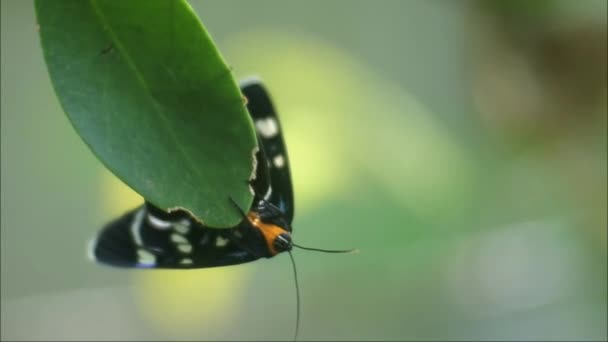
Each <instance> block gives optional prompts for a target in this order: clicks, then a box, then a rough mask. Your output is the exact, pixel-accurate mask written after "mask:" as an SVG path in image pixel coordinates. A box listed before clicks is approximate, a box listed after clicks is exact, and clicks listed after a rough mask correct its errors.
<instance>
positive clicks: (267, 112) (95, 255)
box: [89, 79, 351, 334]
mask: <svg viewBox="0 0 608 342" xmlns="http://www.w3.org/2000/svg"><path fill="white" fill-rule="evenodd" d="M241 91H242V92H243V94H244V96H245V97H246V99H247V101H248V102H247V109H248V110H249V114H250V115H251V118H252V120H253V122H254V124H255V128H256V133H257V138H258V145H259V147H260V148H259V150H258V152H257V154H256V159H257V169H256V177H255V179H254V180H253V181H252V182H251V183H250V186H251V188H252V190H253V192H254V194H255V196H254V200H253V205H252V207H251V208H250V209H249V211H248V212H245V211H243V210H242V209H241V208H239V207H238V206H237V205H236V203H235V202H232V203H233V205H234V207H235V210H238V211H239V212H240V213H241V215H242V216H243V220H242V221H241V222H240V223H239V224H238V225H236V226H235V227H232V228H228V229H217V228H210V227H206V226H205V225H203V224H201V223H199V222H198V221H196V220H194V219H193V218H192V217H191V216H190V214H189V213H187V212H186V211H172V212H170V213H169V212H166V211H164V210H162V209H160V208H158V207H155V206H154V205H153V204H151V203H150V202H147V201H146V202H145V203H144V204H143V205H142V206H140V207H139V208H136V209H134V210H132V211H130V212H128V213H126V214H125V215H124V216H122V217H120V218H118V219H116V220H114V221H112V222H110V223H109V224H108V225H107V226H106V227H104V229H103V230H102V231H101V232H100V233H99V234H98V236H97V237H96V238H95V239H94V240H92V241H91V245H90V249H89V254H90V257H91V258H92V259H93V260H95V261H97V262H100V263H103V264H107V265H110V266H117V267H137V268H169V269H193V268H207V267H217V266H228V265H236V264H241V263H245V262H249V261H253V260H256V259H259V258H262V257H266V258H270V257H273V256H275V255H277V254H279V253H281V252H286V251H287V252H290V251H291V249H292V248H293V247H294V246H295V247H298V248H302V249H308V250H315V251H322V252H330V253H344V252H351V250H324V249H317V248H309V247H302V246H299V245H296V244H294V243H293V242H292V239H291V232H292V227H291V222H292V220H293V215H294V200H293V189H292V183H291V175H290V171H289V159H288V156H287V149H286V147H285V142H284V140H283V135H282V134H281V125H280V122H279V118H278V116H277V113H276V112H275V109H274V107H273V104H272V102H271V99H270V96H269V95H268V93H267V91H266V89H265V88H264V86H263V85H262V84H261V82H260V81H259V80H257V79H249V80H246V81H244V82H242V83H241ZM227 200H231V199H229V198H227ZM289 255H290V256H291V252H290V253H289ZM291 260H292V262H293V256H291ZM293 266H294V272H295V263H293ZM296 288H297V275H296ZM298 317H299V296H298ZM298 322H299V318H298ZM296 334H297V325H296Z"/></svg>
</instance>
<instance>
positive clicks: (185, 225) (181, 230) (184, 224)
mask: <svg viewBox="0 0 608 342" xmlns="http://www.w3.org/2000/svg"><path fill="white" fill-rule="evenodd" d="M173 229H175V231H176V232H177V233H178V234H182V235H186V234H188V231H190V221H188V220H186V219H183V220H181V221H179V222H177V223H175V224H174V225H173Z"/></svg>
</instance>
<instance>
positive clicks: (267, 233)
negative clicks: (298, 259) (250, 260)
mask: <svg viewBox="0 0 608 342" xmlns="http://www.w3.org/2000/svg"><path fill="white" fill-rule="evenodd" d="M247 218H248V219H249V222H251V224H252V225H253V226H254V227H255V228H257V229H258V230H259V232H260V233H261V234H262V236H263V237H264V240H266V245H267V247H268V251H269V253H270V256H275V255H277V254H279V253H282V252H289V251H291V249H292V248H293V242H292V240H291V233H290V232H289V231H287V230H286V229H284V228H282V227H280V226H279V225H276V224H273V223H266V222H264V221H262V219H261V218H260V216H259V215H258V214H257V213H256V212H254V211H250V212H249V214H247Z"/></svg>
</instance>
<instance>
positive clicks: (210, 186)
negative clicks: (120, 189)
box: [35, 0, 257, 228]
mask: <svg viewBox="0 0 608 342" xmlns="http://www.w3.org/2000/svg"><path fill="white" fill-rule="evenodd" d="M35 4H36V12H37V17H38V24H39V26H40V37H41V43H42V47H43V51H44V56H45V59H46V63H47V67H48V70H49V74H50V76H51V80H52V83H53V86H54V88H55V92H56V93H57V96H58V98H59V100H60V102H61V105H62V107H63V109H64V111H65V112H66V113H67V115H68V117H69V119H70V121H71V123H72V125H73V126H74V128H75V129H76V131H77V132H78V134H79V135H80V136H81V138H82V139H83V140H84V141H85V142H86V143H87V145H88V146H89V147H90V148H91V150H92V151H93V152H94V153H95V155H96V156H97V157H98V158H99V159H100V160H101V161H102V162H103V163H104V164H105V165H106V166H107V167H108V168H109V169H110V170H111V171H112V172H113V173H114V174H115V175H116V176H118V177H119V178H120V179H122V181H124V182H125V183H126V184H127V185H129V186H130V187H131V188H133V189H134V190H135V191H137V192H138V193H140V194H141V195H142V196H143V197H144V198H146V199H147V200H148V201H150V202H152V203H153V204H155V205H156V206H158V207H161V208H165V209H171V208H184V209H186V210H188V211H190V212H191V213H192V214H193V215H194V216H195V217H196V218H197V219H199V220H201V221H202V222H204V223H205V224H207V225H209V226H211V227H217V228H225V227H230V226H234V225H235V224H236V223H238V222H239V221H240V220H241V217H240V215H239V214H238V212H236V210H235V209H234V207H232V206H231V204H230V202H229V200H228V198H229V197H232V198H234V199H235V200H236V202H237V203H238V204H239V205H240V206H241V207H242V208H249V206H250V205H251V201H252V197H253V196H252V194H251V193H250V191H249V188H248V185H247V181H248V179H249V178H250V175H251V174H252V171H253V160H252V158H253V150H254V149H255V148H256V146H257V142H256V139H255V134H254V130H253V127H252V123H251V120H250V119H249V117H248V114H247V111H246V108H245V105H244V103H243V99H242V96H241V93H240V91H239V89H238V86H237V84H236V82H235V81H234V78H233V76H232V73H231V70H230V69H229V68H228V66H227V65H226V63H225V62H224V60H223V58H222V57H221V55H220V54H219V52H218V50H217V48H216V47H215V45H214V44H213V42H212V40H211V38H210V37H209V35H208V33H207V32H206V31H205V29H204V27H203V26H202V24H201V22H200V20H199V19H198V18H197V16H196V14H195V13H194V12H193V10H192V9H191V8H190V6H189V5H188V4H187V3H186V2H185V1H181V0H144V1H133V0H131V1H109V0H53V1H49V0H36V2H35Z"/></svg>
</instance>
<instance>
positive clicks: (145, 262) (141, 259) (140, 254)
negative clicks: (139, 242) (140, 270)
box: [137, 248, 156, 266]
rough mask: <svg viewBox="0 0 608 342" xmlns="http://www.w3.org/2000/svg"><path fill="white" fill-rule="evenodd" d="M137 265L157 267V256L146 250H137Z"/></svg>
mask: <svg viewBox="0 0 608 342" xmlns="http://www.w3.org/2000/svg"><path fill="white" fill-rule="evenodd" d="M137 263H138V264H140V265H142V266H154V265H156V256H155V255H154V254H152V253H150V252H148V251H147V250H145V249H141V248H140V249H138V250H137Z"/></svg>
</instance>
